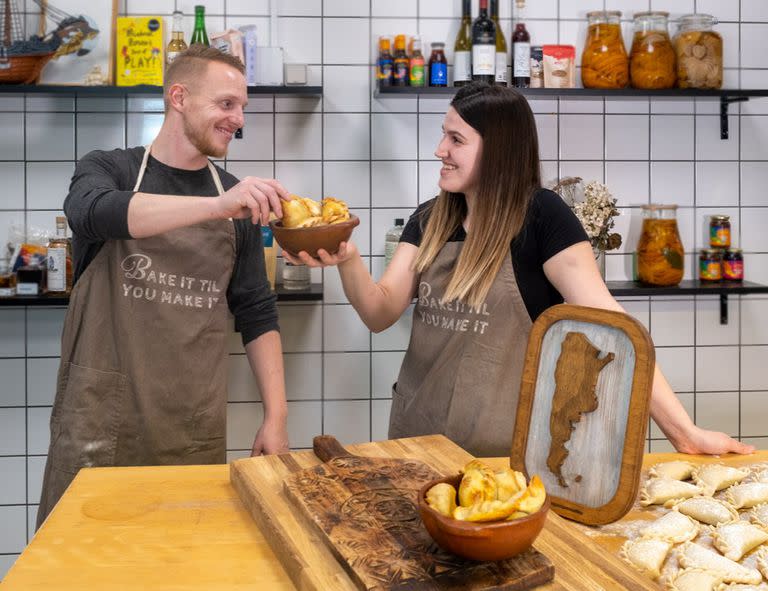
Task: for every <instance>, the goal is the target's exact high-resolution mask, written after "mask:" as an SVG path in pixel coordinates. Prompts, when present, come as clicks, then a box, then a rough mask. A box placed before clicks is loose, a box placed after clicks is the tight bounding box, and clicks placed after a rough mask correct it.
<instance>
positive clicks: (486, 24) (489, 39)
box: [472, 0, 496, 84]
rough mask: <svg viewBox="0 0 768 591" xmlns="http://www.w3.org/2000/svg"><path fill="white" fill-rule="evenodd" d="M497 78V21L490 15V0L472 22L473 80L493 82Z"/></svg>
mask: <svg viewBox="0 0 768 591" xmlns="http://www.w3.org/2000/svg"><path fill="white" fill-rule="evenodd" d="M495 78H496V23H494V22H493V20H491V18H490V17H489V16H488V0H480V14H479V15H478V17H477V18H476V19H475V22H473V23H472V80H475V81H479V82H487V83H488V84H493V82H494V80H495Z"/></svg>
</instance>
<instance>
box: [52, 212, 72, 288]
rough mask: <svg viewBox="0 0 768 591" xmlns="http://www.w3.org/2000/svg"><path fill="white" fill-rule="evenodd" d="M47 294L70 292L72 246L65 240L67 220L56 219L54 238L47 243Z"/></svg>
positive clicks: (58, 217)
mask: <svg viewBox="0 0 768 591" xmlns="http://www.w3.org/2000/svg"><path fill="white" fill-rule="evenodd" d="M47 275H48V292H49V293H69V292H70V291H72V244H71V242H70V240H69V238H67V218H65V217H64V216H57V217H56V236H55V237H54V238H51V239H50V241H49V242H48V273H47Z"/></svg>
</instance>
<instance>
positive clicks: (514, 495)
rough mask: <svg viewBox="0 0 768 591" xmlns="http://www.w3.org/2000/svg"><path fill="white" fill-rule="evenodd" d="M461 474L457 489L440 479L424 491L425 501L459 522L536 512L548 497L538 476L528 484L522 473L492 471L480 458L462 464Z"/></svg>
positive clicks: (520, 515) (505, 517)
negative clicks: (439, 481) (425, 493)
mask: <svg viewBox="0 0 768 591" xmlns="http://www.w3.org/2000/svg"><path fill="white" fill-rule="evenodd" d="M463 474H464V475H463V476H462V478H461V482H460V483H459V490H458V492H457V491H456V489H455V488H454V487H453V486H452V485H450V484H448V483H445V482H441V483H440V484H436V485H435V486H433V487H432V488H430V489H429V490H428V491H427V496H426V500H427V504H428V505H429V506H430V507H432V508H433V509H434V510H435V511H437V512H439V513H442V514H443V515H445V516H447V517H453V518H454V519H459V520H461V521H500V520H512V519H518V518H520V517H527V516H528V515H531V514H533V513H536V511H538V510H539V509H540V508H541V506H542V505H543V504H544V499H545V498H546V496H547V494H546V491H545V490H544V484H543V483H542V482H541V479H540V478H539V477H538V476H534V477H533V478H531V482H530V484H528V483H526V480H525V476H524V475H523V473H522V472H516V471H515V470H512V469H509V468H508V469H506V470H504V471H502V472H494V471H493V470H491V468H489V467H488V466H486V465H485V464H483V463H482V462H481V461H479V460H472V461H471V462H469V463H468V464H467V465H466V466H464V470H463ZM457 501H458V503H457Z"/></svg>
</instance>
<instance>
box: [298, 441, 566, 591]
mask: <svg viewBox="0 0 768 591" xmlns="http://www.w3.org/2000/svg"><path fill="white" fill-rule="evenodd" d="M313 449H314V452H315V455H317V457H319V458H320V459H321V460H323V461H324V462H325V463H323V464H319V465H317V466H314V467H312V468H308V469H305V470H302V471H300V472H296V473H295V474H293V475H291V476H289V477H288V478H287V479H286V480H285V484H284V491H285V493H286V495H287V496H288V498H289V499H290V500H291V502H292V503H293V504H294V505H295V506H296V507H297V508H298V510H299V512H300V513H301V514H302V516H303V517H304V518H305V519H306V520H307V521H308V522H309V523H310V524H311V526H312V527H314V528H315V529H316V531H317V533H318V535H319V537H320V538H321V539H322V540H323V542H324V543H325V544H326V545H327V546H328V547H329V548H330V549H331V551H332V552H333V554H334V556H336V558H337V559H338V560H339V562H340V564H341V565H342V566H343V567H344V569H345V570H346V571H347V573H348V574H349V576H350V578H351V579H352V581H354V583H355V585H356V586H357V587H358V588H359V589H365V590H371V591H373V590H376V591H385V590H386V591H389V590H398V589H400V590H403V591H405V590H406V589H407V590H409V591H416V590H427V589H430V590H438V589H456V590H458V589H462V590H467V591H473V590H481V589H505V590H509V591H512V590H523V589H530V588H531V587H535V586H537V585H541V584H543V583H546V582H548V581H551V580H552V578H553V576H554V568H553V566H552V564H551V563H550V561H549V560H548V559H547V558H546V557H545V556H544V555H542V554H541V553H539V552H538V551H537V550H535V549H530V550H528V551H527V552H525V553H523V554H520V555H518V556H515V557H514V558H510V559H508V560H503V561H499V562H473V561H468V560H464V559H462V558H459V557H458V556H455V555H453V554H449V553H447V552H445V551H443V550H441V549H440V548H439V547H438V546H437V545H436V544H435V543H434V541H433V540H432V538H431V537H430V535H429V534H428V533H427V530H426V528H425V527H424V524H423V523H422V521H421V517H420V516H419V511H418V502H417V498H418V492H419V489H420V488H421V487H422V486H423V485H424V484H425V483H427V482H429V481H430V480H434V479H436V478H441V477H442V476H444V474H439V473H438V472H436V471H435V470H434V469H433V468H431V467H430V466H428V465H427V464H426V463H424V462H421V461H418V460H410V459H395V458H371V457H362V456H354V455H352V454H350V453H349V452H347V450H345V449H344V448H343V447H342V446H341V445H340V444H339V442H338V441H336V439H335V438H333V437H330V436H327V435H322V436H318V437H315V439H314V442H313Z"/></svg>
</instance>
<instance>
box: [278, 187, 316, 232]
mask: <svg viewBox="0 0 768 591" xmlns="http://www.w3.org/2000/svg"><path fill="white" fill-rule="evenodd" d="M282 208H283V226H285V227H286V228H298V227H299V225H300V224H301V223H302V222H303V221H304V220H306V219H307V218H309V217H312V213H311V212H310V211H309V208H308V207H307V204H306V203H304V200H303V199H302V198H301V197H296V196H295V195H294V196H293V199H291V200H290V201H283V203H282Z"/></svg>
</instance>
